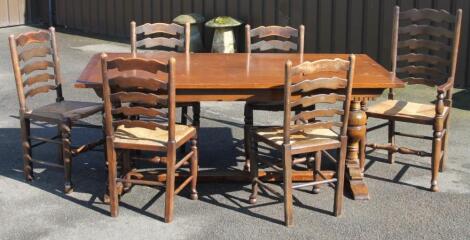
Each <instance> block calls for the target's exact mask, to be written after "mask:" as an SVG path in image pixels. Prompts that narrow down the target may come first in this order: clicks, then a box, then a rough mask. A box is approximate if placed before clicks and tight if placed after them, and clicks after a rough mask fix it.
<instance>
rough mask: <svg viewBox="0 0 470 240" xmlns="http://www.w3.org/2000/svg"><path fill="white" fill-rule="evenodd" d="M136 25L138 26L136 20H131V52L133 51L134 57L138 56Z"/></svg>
mask: <svg viewBox="0 0 470 240" xmlns="http://www.w3.org/2000/svg"><path fill="white" fill-rule="evenodd" d="M135 26H136V23H135V21H132V22H131V31H130V33H131V53H132V57H136V56H137V47H136V42H137V35H136V33H135Z"/></svg>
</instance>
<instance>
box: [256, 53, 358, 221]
mask: <svg viewBox="0 0 470 240" xmlns="http://www.w3.org/2000/svg"><path fill="white" fill-rule="evenodd" d="M354 66H355V56H354V55H351V56H350V57H349V61H346V60H342V59H323V60H318V61H315V62H304V63H301V64H300V65H297V66H295V67H292V63H291V62H290V61H288V62H287V63H286V74H285V85H284V124H283V125H284V126H283V127H267V128H266V127H265V128H262V127H259V128H254V129H253V133H252V134H251V136H252V137H253V139H252V141H250V143H252V144H250V152H251V154H250V161H251V168H250V173H251V178H252V194H251V196H250V203H256V198H257V195H258V185H259V186H260V187H263V188H265V189H266V190H268V191H270V192H274V193H275V194H277V195H280V194H279V193H277V192H276V191H274V189H272V188H271V187H269V186H268V185H265V184H264V183H263V182H262V181H261V179H260V178H259V177H258V163H259V162H261V163H263V164H265V165H267V166H269V167H271V168H272V169H274V170H276V171H280V172H283V174H284V178H283V188H284V196H283V197H284V214H285V224H286V225H287V226H290V225H292V221H293V217H292V216H293V215H292V208H293V206H292V189H296V188H304V187H308V186H314V192H316V193H318V187H319V185H320V184H325V183H328V184H332V183H333V182H335V183H336V184H334V186H335V198H334V215H335V216H339V215H340V214H341V209H342V203H343V186H344V171H345V170H344V169H345V159H346V145H347V135H346V131H347V124H348V117H349V105H350V100H351V89H352V82H353V76H354ZM326 72H330V73H331V72H333V73H334V74H338V76H340V75H339V74H341V76H347V78H341V77H338V76H333V77H331V75H330V73H328V74H326ZM309 75H310V76H314V77H315V78H314V79H313V80H309V79H305V78H306V77H308V76H309ZM299 79H300V80H299ZM337 103H342V104H341V107H340V108H335V106H338V104H337ZM317 104H327V105H328V108H323V109H320V108H318V107H317V109H316V110H309V109H310V108H309V107H310V106H313V105H317ZM294 108H300V111H299V112H298V113H296V114H294V116H292V110H293V109H294ZM338 118H339V119H338ZM258 141H260V142H263V143H265V144H267V145H269V146H270V147H273V148H275V149H277V150H279V151H281V152H282V166H280V165H278V164H276V163H273V162H272V161H269V160H266V159H263V158H261V157H260V156H259V155H258V154H257V147H256V145H255V144H253V143H255V142H258ZM332 149H339V150H340V151H339V159H338V160H336V159H334V157H333V156H332V155H330V154H329V153H328V152H326V150H332ZM322 153H323V155H325V156H327V157H328V159H330V160H333V161H334V162H335V163H336V166H337V171H336V177H334V178H332V179H327V178H326V177H325V176H324V174H322V172H321V158H322ZM299 154H307V155H308V156H309V157H308V161H312V160H314V161H315V164H314V169H313V171H314V178H315V179H314V180H315V181H314V182H309V183H301V184H298V185H293V184H292V165H293V164H295V163H296V159H294V158H293V156H295V155H299ZM313 156H314V158H313Z"/></svg>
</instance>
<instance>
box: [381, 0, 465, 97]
mask: <svg viewBox="0 0 470 240" xmlns="http://www.w3.org/2000/svg"><path fill="white" fill-rule="evenodd" d="M461 15H462V11H461V10H458V11H457V15H455V16H454V15H452V14H450V13H449V12H447V11H445V10H436V9H429V8H424V9H410V10H407V11H403V12H400V8H399V7H398V6H397V7H395V13H394V24H393V33H392V73H393V74H395V75H397V76H398V77H400V79H402V80H404V81H406V82H407V83H408V84H424V85H427V86H436V85H440V84H443V83H445V82H447V81H449V80H450V81H453V78H454V77H455V66H456V65H455V64H456V56H455V55H456V54H457V51H458V45H459V38H460V26H461V18H462V16H461ZM391 92H392V94H391V95H390V97H392V98H393V91H391Z"/></svg>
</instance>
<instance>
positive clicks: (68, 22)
mask: <svg viewBox="0 0 470 240" xmlns="http://www.w3.org/2000/svg"><path fill="white" fill-rule="evenodd" d="M2 1H6V0H0V3H1V2H2ZM10 1H11V0H10ZM55 2H56V19H55V20H56V24H57V25H60V26H67V27H68V28H71V29H74V30H79V31H83V32H86V33H95V34H101V35H105V36H110V37H120V38H127V36H128V34H129V21H130V20H135V21H137V23H138V24H141V23H144V22H170V21H171V19H173V18H174V17H176V16H177V15H179V14H182V13H189V12H197V13H201V14H203V15H204V16H205V17H206V19H210V18H213V17H215V16H220V15H230V16H233V17H236V18H238V19H240V20H242V21H244V22H245V23H249V24H251V25H252V26H253V27H256V26H258V25H270V24H277V25H292V26H297V25H299V24H304V25H305V26H306V41H305V47H306V51H308V52H353V53H367V54H369V55H370V56H372V57H373V58H375V59H376V60H377V61H379V62H380V63H381V64H383V65H384V66H386V67H389V66H390V35H391V28H392V26H391V21H392V9H393V6H395V5H396V4H398V5H400V6H401V7H402V9H409V8H414V7H418V8H422V7H431V8H443V9H447V10H449V11H450V12H453V13H455V11H456V9H458V8H462V9H463V10H464V18H463V20H464V21H463V28H462V41H461V47H460V53H459V64H458V73H457V80H456V85H457V86H459V87H467V88H468V87H470V47H469V37H470V32H469V29H468V26H469V24H470V23H469V21H470V19H469V15H470V0H56V1H55ZM242 31H243V28H240V29H239V31H238V32H237V35H238V39H239V42H240V44H239V46H238V47H239V49H243V36H242V34H243V32H242ZM203 37H204V42H205V44H206V46H210V43H211V37H212V31H211V29H207V30H206V31H205V32H204V34H203Z"/></svg>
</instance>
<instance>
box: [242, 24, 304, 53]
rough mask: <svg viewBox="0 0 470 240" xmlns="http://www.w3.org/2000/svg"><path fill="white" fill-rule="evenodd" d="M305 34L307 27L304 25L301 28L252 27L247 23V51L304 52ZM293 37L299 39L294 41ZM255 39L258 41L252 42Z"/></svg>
mask: <svg viewBox="0 0 470 240" xmlns="http://www.w3.org/2000/svg"><path fill="white" fill-rule="evenodd" d="M304 36H305V27H304V26H303V25H300V27H299V29H295V28H292V27H289V26H285V27H283V26H259V27H257V28H254V29H251V26H250V25H248V24H247V25H245V41H246V42H245V45H246V52H248V53H250V52H252V51H259V52H267V51H273V50H278V51H282V52H292V51H298V52H300V53H303V52H304ZM278 38H281V39H278ZM293 38H297V41H293V40H292V39H293ZM253 39H254V40H257V41H255V42H254V43H252V41H253Z"/></svg>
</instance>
